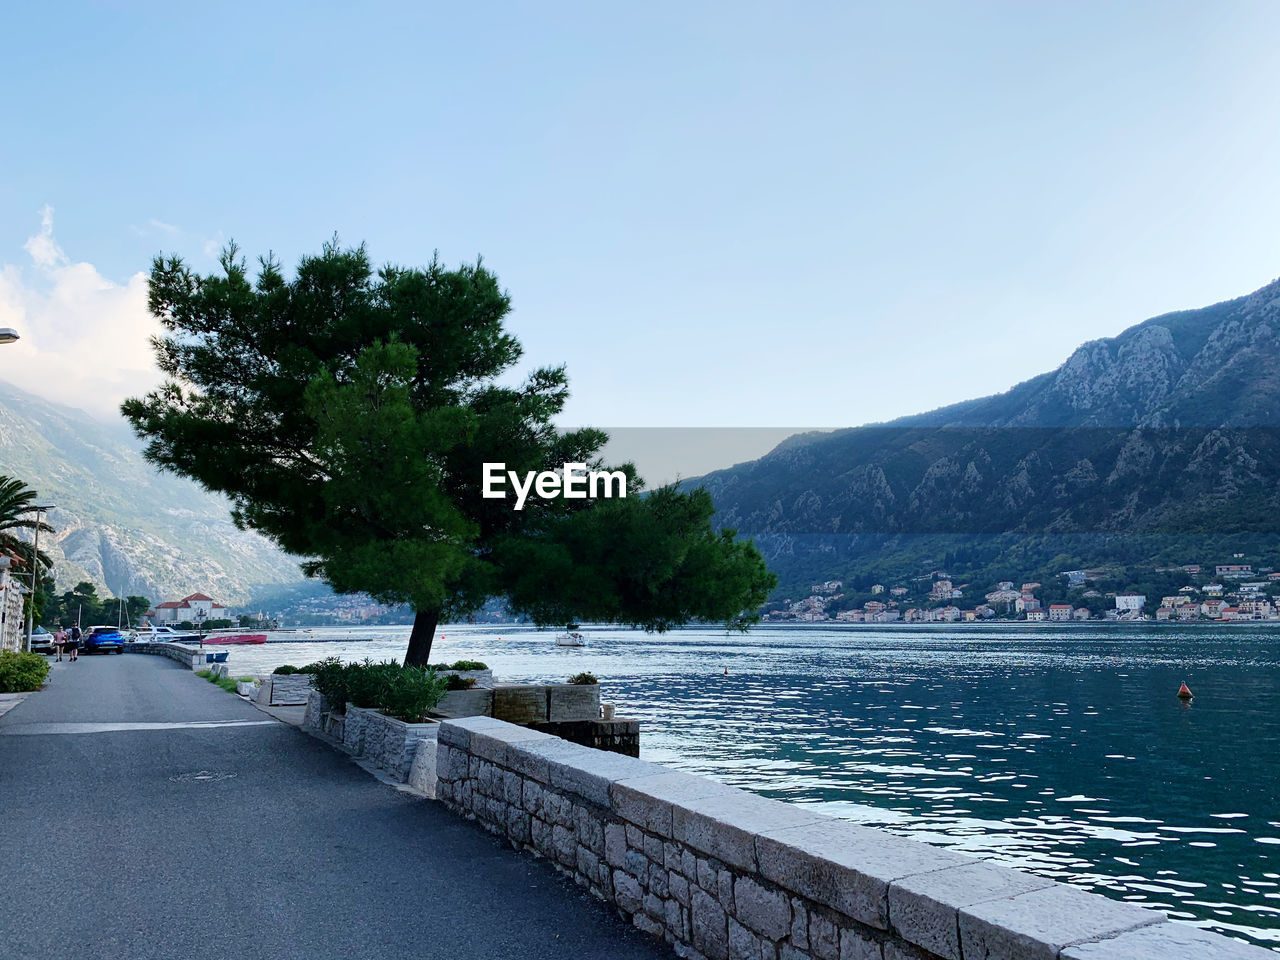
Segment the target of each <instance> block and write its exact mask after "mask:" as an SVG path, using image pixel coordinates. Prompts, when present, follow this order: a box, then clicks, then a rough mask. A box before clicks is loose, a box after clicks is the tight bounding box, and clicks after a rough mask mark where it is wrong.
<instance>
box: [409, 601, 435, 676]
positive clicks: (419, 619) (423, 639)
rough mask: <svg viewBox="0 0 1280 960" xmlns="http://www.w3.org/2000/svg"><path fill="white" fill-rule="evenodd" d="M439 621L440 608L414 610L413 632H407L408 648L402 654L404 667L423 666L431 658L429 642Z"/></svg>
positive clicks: (433, 637) (433, 638)
mask: <svg viewBox="0 0 1280 960" xmlns="http://www.w3.org/2000/svg"><path fill="white" fill-rule="evenodd" d="M439 623H440V608H439V607H435V608H434V609H431V610H415V611H414V614H413V632H412V633H410V634H409V650H408V652H407V653H405V655H404V665H405V666H406V667H409V666H415V667H425V666H427V664H428V663H429V662H430V660H431V643H432V641H433V640H435V638H436V627H437V626H438V625H439Z"/></svg>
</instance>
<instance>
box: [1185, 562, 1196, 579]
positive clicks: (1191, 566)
mask: <svg viewBox="0 0 1280 960" xmlns="http://www.w3.org/2000/svg"><path fill="white" fill-rule="evenodd" d="M1182 569H1183V571H1184V572H1186V573H1189V574H1191V575H1192V576H1193V577H1194V576H1197V575H1198V574H1199V573H1200V564H1198V563H1186V564H1183V566H1182Z"/></svg>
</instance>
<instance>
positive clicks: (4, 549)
mask: <svg viewBox="0 0 1280 960" xmlns="http://www.w3.org/2000/svg"><path fill="white" fill-rule="evenodd" d="M35 505H36V492H35V491H34V490H32V489H31V488H30V487H28V486H27V485H26V484H25V483H23V482H22V481H21V480H15V479H14V478H13V477H6V476H3V475H0V553H16V554H18V555H19V556H21V557H22V558H23V560H24V561H28V562H29V561H30V558H31V546H32V545H31V543H30V542H29V541H28V540H25V539H23V538H21V537H18V536H15V534H16V533H17V531H24V532H25V531H27V530H30V531H32V532H33V533H34V532H35V530H36V528H37V527H39V529H40V532H41V533H53V527H51V526H49V525H48V524H47V523H45V522H44V521H43V520H40V521H37V519H36V518H37V517H38V516H39V514H38V513H36V509H35ZM40 562H41V564H43V565H44V566H45V567H51V566H52V565H53V563H52V561H51V560H50V559H49V556H48V554H46V553H45V552H44V551H43V550H41V551H40Z"/></svg>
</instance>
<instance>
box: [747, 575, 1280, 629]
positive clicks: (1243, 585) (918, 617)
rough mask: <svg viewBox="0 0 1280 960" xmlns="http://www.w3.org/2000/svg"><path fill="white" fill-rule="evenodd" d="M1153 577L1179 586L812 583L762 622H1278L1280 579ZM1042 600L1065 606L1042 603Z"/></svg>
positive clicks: (1075, 579)
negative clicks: (1164, 589) (1155, 590)
mask: <svg viewBox="0 0 1280 960" xmlns="http://www.w3.org/2000/svg"><path fill="white" fill-rule="evenodd" d="M1156 573H1158V574H1164V575H1171V574H1173V575H1178V576H1180V577H1181V579H1185V581H1186V583H1185V585H1183V586H1181V587H1179V588H1177V589H1176V591H1174V592H1171V593H1167V594H1163V595H1159V596H1157V595H1150V596H1149V595H1148V594H1146V593H1138V592H1133V591H1128V590H1110V591H1109V590H1103V589H1099V588H1098V585H1099V584H1101V583H1105V581H1106V580H1107V579H1108V578H1114V575H1113V572H1112V571H1109V570H1107V569H1091V570H1064V571H1062V572H1060V573H1058V574H1057V575H1056V577H1055V580H1054V581H1053V582H1052V583H1051V584H1050V585H1049V586H1048V587H1046V584H1044V583H1041V582H1039V581H1027V582H1025V583H1021V584H1018V583H1016V582H1015V581H1013V580H1001V581H998V582H997V583H995V584H994V585H990V586H989V587H988V588H983V587H981V586H980V585H978V584H972V583H956V582H955V580H954V579H953V578H952V577H951V576H950V575H948V574H947V572H946V571H943V570H934V571H931V572H930V573H929V574H927V575H925V576H921V577H918V578H916V579H914V580H912V581H910V582H909V583H906V584H895V585H893V586H886V585H885V584H882V583H874V584H871V585H870V587H868V588H866V589H865V590H856V589H853V588H846V586H845V584H844V582H843V581H841V580H827V581H825V582H823V583H815V584H813V586H812V587H811V588H810V594H809V596H807V597H805V598H804V599H802V600H796V601H792V600H785V601H783V602H782V603H781V604H774V605H771V606H772V607H773V609H768V610H766V612H765V614H764V619H765V620H766V621H770V622H791V623H875V624H885V623H975V622H989V621H1022V622H1026V623H1043V622H1057V623H1067V622H1080V621H1088V620H1095V621H1097V620H1112V621H1120V622H1140V621H1151V622H1163V621H1184V622H1185V621H1217V622H1229V621H1244V620H1247V621H1258V620H1280V572H1276V571H1275V570H1273V569H1272V568H1270V567H1258V568H1257V569H1255V568H1254V567H1253V565H1252V564H1247V563H1224V564H1216V565H1213V566H1205V565H1201V564H1194V563H1191V564H1184V565H1182V566H1178V567H1159V568H1156ZM1045 593H1053V594H1054V598H1055V599H1063V600H1065V601H1066V602H1047V601H1046V598H1045V597H1044V596H1043V594H1045ZM975 601H977V602H975Z"/></svg>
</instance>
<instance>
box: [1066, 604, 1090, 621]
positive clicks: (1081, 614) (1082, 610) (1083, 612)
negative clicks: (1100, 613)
mask: <svg viewBox="0 0 1280 960" xmlns="http://www.w3.org/2000/svg"><path fill="white" fill-rule="evenodd" d="M1071 616H1072V617H1073V618H1074V619H1076V620H1088V619H1089V618H1090V617H1091V616H1093V614H1091V613H1090V612H1089V608H1088V607H1076V609H1075V611H1074V612H1073V613H1072V614H1071Z"/></svg>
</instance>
